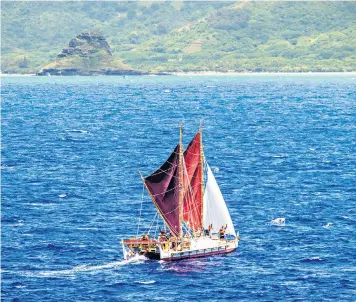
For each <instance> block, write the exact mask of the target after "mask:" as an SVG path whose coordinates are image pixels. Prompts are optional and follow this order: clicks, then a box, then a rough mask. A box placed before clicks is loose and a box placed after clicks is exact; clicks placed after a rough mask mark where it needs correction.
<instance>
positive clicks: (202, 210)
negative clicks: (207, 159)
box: [199, 120, 204, 228]
mask: <svg viewBox="0 0 356 302" xmlns="http://www.w3.org/2000/svg"><path fill="white" fill-rule="evenodd" d="M199 131H200V170H201V186H200V190H201V191H200V195H201V201H200V202H201V224H202V227H203V228H204V150H203V120H200V129H199Z"/></svg>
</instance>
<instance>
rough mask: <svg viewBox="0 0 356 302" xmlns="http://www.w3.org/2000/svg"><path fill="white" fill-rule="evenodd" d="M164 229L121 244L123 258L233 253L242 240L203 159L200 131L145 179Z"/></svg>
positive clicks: (175, 258) (162, 258) (189, 256)
mask: <svg viewBox="0 0 356 302" xmlns="http://www.w3.org/2000/svg"><path fill="white" fill-rule="evenodd" d="M141 178H142V181H143V184H144V186H145V187H146V189H147V191H148V194H149V195H150V197H151V199H152V202H153V204H154V205H155V206H156V208H157V212H158V213H159V215H160V217H161V218H162V220H163V222H164V224H165V226H166V230H167V229H168V231H166V230H163V229H162V231H161V232H160V234H159V235H158V236H157V237H156V238H151V237H150V234H143V235H142V236H140V237H135V238H131V239H125V240H122V242H121V243H122V246H123V254H124V258H125V259H129V258H131V257H133V256H135V255H145V256H146V257H148V258H150V259H161V260H167V261H171V260H178V259H184V258H195V257H203V256H208V255H216V254H225V253H230V252H232V251H234V250H236V249H237V246H238V242H239V236H238V235H237V234H236V232H235V228H234V225H233V223H232V220H231V216H230V213H229V211H228V208H227V206H226V203H225V200H224V198H223V196H222V194H221V191H220V189H219V186H218V184H217V182H216V180H215V177H214V175H213V173H212V171H211V169H210V167H209V165H208V163H207V161H206V159H205V156H204V152H203V145H202V127H201V126H200V130H199V132H198V133H197V134H196V135H195V137H194V138H193V140H192V141H191V142H190V144H189V145H188V147H187V148H186V149H185V150H183V145H182V126H181V127H180V140H179V143H178V145H177V146H176V147H175V149H174V151H173V153H172V154H171V155H170V156H169V158H168V159H167V161H166V162H165V163H164V164H163V165H162V166H161V167H160V168H159V169H158V170H156V171H155V172H153V173H152V174H151V175H149V176H147V177H142V175H141Z"/></svg>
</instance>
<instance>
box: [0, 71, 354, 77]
mask: <svg viewBox="0 0 356 302" xmlns="http://www.w3.org/2000/svg"><path fill="white" fill-rule="evenodd" d="M248 75H251V76H266V75H271V76H273V75H279V76H294V75H295V76H308V75H326V76H333V75H356V71H327V72H322V71H319V72H318V71H311V72H218V71H203V72H200V71H199V72H195V71H188V72H170V73H169V72H167V73H164V74H163V73H159V74H154V73H152V74H143V75H133V76H248ZM33 76H37V74H35V73H30V74H20V73H13V74H10V73H9V74H8V73H1V74H0V77H33ZM102 76H104V77H107V76H115V77H116V76H119V75H100V76H99V75H91V76H90V77H102ZM124 76H125V77H127V76H128V75H124ZM45 77H48V76H45ZM54 77H62V76H57V75H54ZM67 77H86V76H82V75H75V76H67Z"/></svg>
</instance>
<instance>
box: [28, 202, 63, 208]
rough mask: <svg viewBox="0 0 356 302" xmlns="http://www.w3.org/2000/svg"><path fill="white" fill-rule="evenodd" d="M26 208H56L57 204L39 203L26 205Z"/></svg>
mask: <svg viewBox="0 0 356 302" xmlns="http://www.w3.org/2000/svg"><path fill="white" fill-rule="evenodd" d="M25 205H26V206H33V207H52V206H56V205H57V204H55V203H38V202H33V203H25Z"/></svg>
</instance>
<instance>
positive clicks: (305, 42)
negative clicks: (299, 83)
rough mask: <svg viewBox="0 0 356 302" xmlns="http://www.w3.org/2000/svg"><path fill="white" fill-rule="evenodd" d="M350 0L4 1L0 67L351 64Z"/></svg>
mask: <svg viewBox="0 0 356 302" xmlns="http://www.w3.org/2000/svg"><path fill="white" fill-rule="evenodd" d="M355 4H356V2H347V1H341V2H340V1H337V2H313V1H307V2H300V1H299V2H285V1H272V2H254V1H231V2H230V1H228V2H226V1H210V2H206V3H204V5H201V3H198V2H189V1H188V2H187V1H179V2H177V1H173V2H172V1H168V2H154V1H153V2H152V1H146V2H145V1H131V2H130V1H129V2H116V1H114V2H107V1H106V2H105V1H104V2H100V1H94V2H90V3H89V2H85V1H74V2H65V3H56V2H55V1H38V2H36V1H35V2H32V1H31V2H26V1H5V2H4V3H3V5H2V7H1V8H2V10H1V16H2V21H1V25H2V30H1V40H2V45H1V55H2V57H1V72H2V73H7V74H33V73H42V75H44V76H45V75H49V74H50V75H51V76H53V75H88V76H90V75H112V74H116V75H121V76H124V75H131V74H132V73H140V74H165V73H169V74H172V73H173V74H177V75H181V74H186V73H188V74H192V75H195V74H198V75H207V74H211V73H212V71H216V73H214V74H216V75H218V74H220V73H221V74H232V73H229V71H231V72H232V71H234V72H237V73H238V74H240V73H241V72H242V73H244V72H247V73H248V74H250V72H252V73H253V72H256V73H257V74H260V73H263V72H268V73H269V72H283V73H284V72H286V73H290V72H296V73H299V72H300V73H309V72H351V71H356V55H355V54H356V38H355V31H356V23H355V12H356V5H355ZM225 72H227V73H225Z"/></svg>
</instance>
